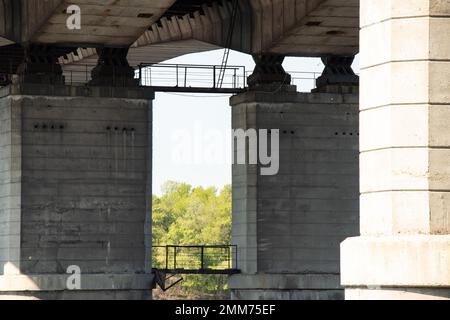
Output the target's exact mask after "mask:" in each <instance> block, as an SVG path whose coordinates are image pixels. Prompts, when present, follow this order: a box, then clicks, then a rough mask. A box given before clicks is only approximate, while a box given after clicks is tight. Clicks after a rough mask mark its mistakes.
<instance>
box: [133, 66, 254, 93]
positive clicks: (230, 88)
mask: <svg viewBox="0 0 450 320" xmlns="http://www.w3.org/2000/svg"><path fill="white" fill-rule="evenodd" d="M138 72H139V75H138V79H140V85H141V86H150V87H153V88H156V89H157V90H158V91H177V88H179V89H183V91H189V89H190V90H192V91H201V92H208V90H210V91H212V92H224V93H226V92H230V93H234V92H239V91H242V90H244V89H245V87H246V76H245V75H246V70H245V67H243V66H226V67H222V66H218V65H193V64H165V63H141V64H140V65H139V66H138ZM221 74H222V76H223V82H220V81H219V76H220V75H221Z"/></svg>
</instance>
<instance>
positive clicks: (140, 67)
mask: <svg viewBox="0 0 450 320" xmlns="http://www.w3.org/2000/svg"><path fill="white" fill-rule="evenodd" d="M139 85H140V86H142V63H140V64H139Z"/></svg>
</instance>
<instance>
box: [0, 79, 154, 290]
mask: <svg viewBox="0 0 450 320" xmlns="http://www.w3.org/2000/svg"><path fill="white" fill-rule="evenodd" d="M152 99H153V93H152V92H149V91H146V90H145V89H132V88H86V87H65V86H60V87H57V86H40V85H24V86H22V87H19V86H13V87H6V88H3V89H1V98H0V116H1V117H0V119H1V135H0V146H1V148H0V154H1V159H2V161H1V170H0V172H1V176H0V182H1V184H0V190H1V197H0V201H1V211H0V213H1V214H0V265H1V268H0V274H2V275H3V276H0V297H1V296H4V297H11V296H22V295H23V296H27V297H28V296H33V297H36V298H43V299H46V298H51V299H52V298H58V299H59V298H74V299H80V298H84V297H86V298H87V297H90V296H92V295H98V297H99V298H113V297H117V298H139V299H143V298H149V297H151V289H152V288H151V286H152V278H153V276H152V275H151V266H150V261H151V258H150V257H151V196H150V195H151V115H152V111H151V100H152ZM72 265H76V266H79V267H80V269H81V272H82V275H81V290H82V291H79V292H78V291H67V290H66V286H65V281H64V280H65V279H66V277H67V276H68V275H67V274H66V271H67V268H68V267H69V266H72ZM24 291H29V292H27V293H24Z"/></svg>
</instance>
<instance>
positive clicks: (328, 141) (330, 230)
mask: <svg viewBox="0 0 450 320" xmlns="http://www.w3.org/2000/svg"><path fill="white" fill-rule="evenodd" d="M277 87H278V89H280V88H279V86H277ZM276 89H277V88H275V87H274V88H269V89H268V90H266V91H268V92H248V93H244V94H241V95H238V96H235V97H233V98H232V100H231V105H232V106H233V128H235V129H237V128H242V129H244V130H246V129H249V128H255V129H280V171H279V173H278V174H277V175H275V176H261V175H259V171H260V166H259V165H234V166H233V220H232V221H233V228H232V230H233V237H232V240H233V244H236V245H238V252H239V255H238V262H239V265H238V267H239V269H241V270H242V275H236V276H232V277H231V279H230V288H231V290H232V295H233V298H235V299H259V298H268V299H286V298H290V299H343V297H344V292H343V288H342V287H340V284H339V273H340V270H339V244H340V242H341V241H342V240H343V239H345V238H346V237H348V236H349V235H357V234H358V211H359V202H358V194H359V193H358V189H359V183H358V132H359V128H358V96H357V95H355V94H352V95H343V94H327V93H315V94H300V93H297V92H295V88H294V91H291V92H283V91H277V93H276V94H273V93H272V92H274V90H276ZM235 152H236V150H235Z"/></svg>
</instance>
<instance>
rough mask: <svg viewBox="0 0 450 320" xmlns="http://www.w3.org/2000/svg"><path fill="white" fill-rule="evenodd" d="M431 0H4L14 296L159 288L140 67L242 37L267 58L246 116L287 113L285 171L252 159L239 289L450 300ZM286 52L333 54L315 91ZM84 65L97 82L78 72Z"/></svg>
mask: <svg viewBox="0 0 450 320" xmlns="http://www.w3.org/2000/svg"><path fill="white" fill-rule="evenodd" d="M419 2H420V3H419ZM419 2H411V3H409V4H407V5H405V3H404V1H372V0H361V1H358V0H267V1H265V0H264V1H263V0H239V1H238V2H237V4H238V6H237V7H234V5H233V4H234V2H233V1H231V0H230V1H227V0H217V1H195V0H189V1H181V0H180V1H175V0H160V1H153V0H137V1H125V0H120V1H114V2H110V1H101V2H98V3H97V4H95V5H94V4H92V3H91V2H90V1H87V2H86V1H81V0H80V1H76V0H75V1H70V4H75V5H78V6H79V7H80V9H81V17H82V28H81V29H80V30H72V31H69V30H67V29H66V28H65V27H64V25H65V20H66V18H67V17H68V15H67V14H64V13H62V12H63V10H65V9H67V6H68V5H69V1H65V0H51V1H40V0H1V1H0V86H3V88H0V121H1V122H0V123H1V131H0V150H1V159H3V160H2V161H1V163H2V169H1V170H0V176H1V177H0V204H1V207H0V266H1V267H3V268H0V296H2V297H22V298H23V297H34V298H42V299H51V298H60V299H64V298H68V299H73V298H89V297H92V296H97V297H101V298H116V299H120V298H122V299H123V298H134V299H143V298H149V297H150V295H151V289H152V287H153V286H154V285H155V279H154V276H153V274H152V266H151V265H150V264H151V263H150V261H151V259H150V257H151V231H150V230H151V199H150V198H151V197H150V195H151V170H149V168H150V166H149V163H151V158H152V145H151V143H152V142H151V141H152V136H151V131H152V117H151V100H152V99H153V94H152V92H149V90H148V89H145V88H139V87H138V83H137V81H136V79H135V67H136V66H137V65H138V64H140V63H141V62H160V61H164V60H166V59H170V58H173V57H176V56H179V55H182V54H187V53H193V52H201V51H207V50H211V49H214V48H223V47H229V48H231V49H234V50H237V51H240V52H244V53H248V54H252V55H253V56H254V58H255V61H256V68H255V70H254V73H253V74H252V75H251V76H250V77H249V79H248V84H249V88H247V90H246V92H244V93H241V94H239V95H237V96H235V97H233V98H232V100H231V104H232V107H233V109H232V112H233V128H241V129H244V130H246V129H267V130H275V129H279V130H280V131H279V132H280V140H279V141H280V161H279V165H280V171H279V174H278V175H275V176H264V175H262V174H261V171H262V170H263V169H264V166H262V165H236V166H234V167H233V242H234V244H236V245H238V248H239V254H238V257H237V259H236V260H237V261H238V262H239V265H240V267H239V269H241V271H242V273H241V274H236V275H233V276H232V277H231V278H230V288H231V290H232V296H233V298H235V299H255V298H268V299H280V298H281V299H283V298H287V299H342V298H343V297H344V289H345V295H346V297H347V298H348V299H378V298H388V299H405V298H406V299H408V298H409V299H436V298H450V249H449V248H450V235H449V234H450V196H449V194H450V163H449V159H450V153H449V150H450V148H449V146H450V131H449V130H450V125H449V119H450V91H449V90H450V80H449V79H450V76H449V75H450V46H449V45H448V44H449V41H448V34H449V33H450V22H449V21H450V5H449V3H448V1H440V0H422V1H419ZM387 4H388V5H387ZM32 14H35V15H36V17H37V18H36V19H30V16H31V15H32ZM232 21H235V24H234V25H233V24H232V23H231V22H232ZM83 23H84V25H83ZM231 28H233V29H231ZM231 31H232V32H231ZM358 52H360V55H361V59H360V60H361V87H360V89H359V87H358V81H359V78H358V77H357V76H356V75H355V74H354V72H353V71H352V70H351V63H352V61H353V57H354V55H355V54H357V53H358ZM284 56H303V57H304V56H317V57H321V58H322V59H323V62H324V64H325V69H324V72H323V74H322V76H321V77H320V78H319V79H317V89H315V90H314V92H312V93H307V94H300V93H297V92H296V88H295V87H293V86H291V85H290V80H291V77H290V76H289V75H288V74H287V73H286V72H285V71H284V70H283V68H282V61H283V57H284ZM86 65H88V66H87V67H86ZM80 68H88V69H87V70H88V71H87V72H88V73H89V74H90V78H89V79H88V84H87V85H84V86H67V85H65V83H67V74H68V73H70V72H71V71H75V70H79V69H80ZM65 76H66V77H65ZM112 79H114V81H112ZM116 80H118V81H116ZM117 83H120V87H119V86H117ZM358 92H359V94H358ZM358 98H359V100H358ZM271 134H272V133H271ZM142 230H145V232H142ZM348 237H350V238H348ZM346 238H347V239H346ZM341 243H342V244H341ZM74 265H75V266H79V267H80V268H81V271H82V272H83V276H84V277H85V278H84V279H85V282H82V288H81V290H78V291H71V290H68V288H67V285H66V282H65V280H66V278H67V274H66V272H67V270H68V268H69V267H70V266H74Z"/></svg>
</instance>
